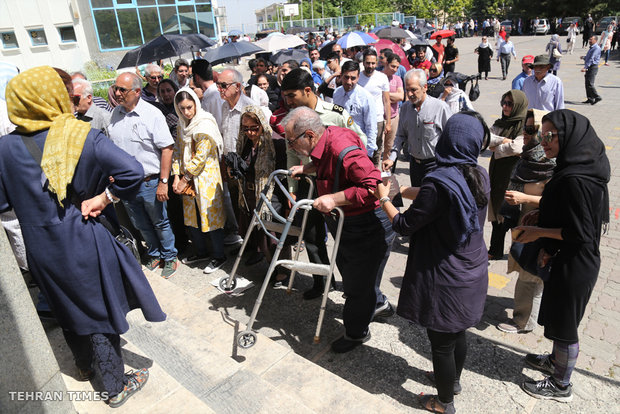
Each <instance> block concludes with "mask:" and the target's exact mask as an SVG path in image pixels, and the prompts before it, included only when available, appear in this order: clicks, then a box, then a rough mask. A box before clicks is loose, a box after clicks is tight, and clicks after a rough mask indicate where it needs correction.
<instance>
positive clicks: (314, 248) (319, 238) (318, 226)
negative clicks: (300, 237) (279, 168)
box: [295, 180, 329, 284]
mask: <svg viewBox="0 0 620 414" xmlns="http://www.w3.org/2000/svg"><path fill="white" fill-rule="evenodd" d="M307 196H308V183H307V182H306V180H300V181H299V187H298V190H297V199H298V200H301V199H302V198H306V197H307ZM311 197H314V198H316V197H317V194H316V189H315V190H314V194H313V195H312V196H311ZM299 216H301V214H299ZM295 225H301V221H300V222H299V223H295ZM326 239H327V230H326V228H325V217H324V216H323V214H322V213H321V212H319V211H318V210H315V209H312V210H310V211H309V212H308V220H307V221H306V231H305V233H304V242H305V243H306V251H307V253H308V259H310V262H311V263H317V264H327V265H328V264H329V255H328V254H327V247H326V245H325V240H326ZM322 281H323V276H315V282H316V283H319V284H320V283H321V282H322Z"/></svg>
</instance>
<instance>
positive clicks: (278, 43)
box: [254, 33, 306, 52]
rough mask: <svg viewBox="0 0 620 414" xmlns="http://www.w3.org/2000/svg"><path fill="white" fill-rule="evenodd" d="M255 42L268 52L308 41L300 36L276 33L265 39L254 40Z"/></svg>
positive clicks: (300, 44)
mask: <svg viewBox="0 0 620 414" xmlns="http://www.w3.org/2000/svg"><path fill="white" fill-rule="evenodd" d="M254 44H255V45H256V46H258V47H261V48H263V49H264V50H265V51H266V52H277V51H278V50H282V49H289V48H292V47H297V46H302V45H305V44H306V42H304V40H303V39H301V38H300V37H299V36H295V35H284V34H282V33H274V34H272V35H269V36H267V37H266V38H264V39H261V40H259V41H257V42H254Z"/></svg>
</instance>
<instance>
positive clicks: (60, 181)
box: [6, 66, 90, 206]
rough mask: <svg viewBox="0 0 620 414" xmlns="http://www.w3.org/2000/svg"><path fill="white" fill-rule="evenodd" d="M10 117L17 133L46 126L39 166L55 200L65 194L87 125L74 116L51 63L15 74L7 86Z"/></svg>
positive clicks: (28, 131)
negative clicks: (45, 136) (46, 130)
mask: <svg viewBox="0 0 620 414" xmlns="http://www.w3.org/2000/svg"><path fill="white" fill-rule="evenodd" d="M6 102H7V107H8V111H9V119H10V120H11V122H12V123H14V124H15V125H16V126H17V132H20V133H22V134H30V133H33V132H37V131H43V130H45V129H49V132H48V133H47V138H46V139H45V147H44V148H43V158H42V160H41V168H42V169H43V173H44V174H45V176H46V177H47V179H48V189H49V190H50V191H52V192H53V193H56V197H57V199H58V202H59V203H60V205H61V206H62V205H63V204H62V200H64V199H65V198H66V197H67V185H68V184H70V183H71V181H72V180H73V174H74V172H75V167H76V165H77V163H78V161H79V159H80V155H81V154H82V149H83V148H84V141H86V136H87V135H88V131H90V124H89V123H88V122H83V121H78V120H77V119H75V117H74V116H73V108H72V106H71V101H70V100H69V93H68V92H67V88H66V87H65V84H64V83H63V81H62V79H61V78H60V76H59V75H58V73H57V72H56V71H55V70H54V69H53V68H52V67H51V66H38V67H35V68H32V69H28V70H26V71H24V72H22V73H21V74H19V75H17V76H16V77H14V78H13V79H11V81H10V82H9V84H8V86H7V88H6Z"/></svg>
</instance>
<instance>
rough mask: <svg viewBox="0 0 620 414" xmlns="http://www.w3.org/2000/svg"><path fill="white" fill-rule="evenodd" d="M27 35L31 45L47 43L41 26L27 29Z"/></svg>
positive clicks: (44, 44)
mask: <svg viewBox="0 0 620 414" xmlns="http://www.w3.org/2000/svg"><path fill="white" fill-rule="evenodd" d="M28 35H29V36H30V43H32V46H46V45H47V37H45V31H44V30H43V28H42V27H40V28H38V29H31V30H28Z"/></svg>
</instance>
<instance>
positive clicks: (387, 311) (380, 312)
mask: <svg viewBox="0 0 620 414" xmlns="http://www.w3.org/2000/svg"><path fill="white" fill-rule="evenodd" d="M395 313H396V311H395V310H394V307H393V306H392V304H391V303H390V302H389V301H387V300H386V301H385V302H384V303H383V305H381V306H379V307H378V308H377V309H375V313H374V315H372V319H373V320H375V319H377V318H389V317H390V316H394V314H395Z"/></svg>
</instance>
